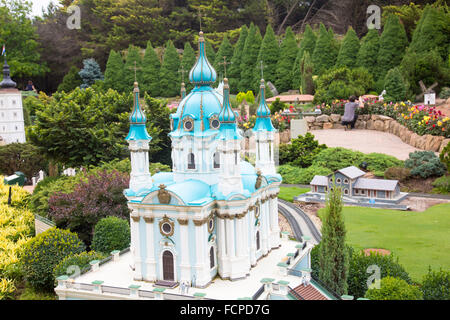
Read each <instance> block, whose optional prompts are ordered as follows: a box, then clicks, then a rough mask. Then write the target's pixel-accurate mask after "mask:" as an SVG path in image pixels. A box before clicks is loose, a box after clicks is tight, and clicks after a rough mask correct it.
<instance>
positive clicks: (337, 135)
mask: <svg viewBox="0 0 450 320" xmlns="http://www.w3.org/2000/svg"><path fill="white" fill-rule="evenodd" d="M311 133H312V134H313V135H314V136H315V137H316V139H317V140H318V141H319V142H320V143H324V144H326V145H327V146H328V147H343V148H347V149H352V150H355V151H361V152H363V153H372V152H378V153H385V154H388V155H391V156H394V157H396V158H397V159H400V160H406V159H408V157H409V153H410V152H414V151H417V150H419V149H417V148H414V147H412V146H410V145H409V144H406V143H404V142H403V141H402V140H401V139H400V138H399V137H397V136H396V135H393V134H391V133H387V132H381V131H375V130H359V129H354V130H351V131H345V130H344V129H330V130H312V131H311Z"/></svg>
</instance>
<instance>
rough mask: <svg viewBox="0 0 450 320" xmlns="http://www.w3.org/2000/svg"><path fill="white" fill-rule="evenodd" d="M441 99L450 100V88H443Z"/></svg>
mask: <svg viewBox="0 0 450 320" xmlns="http://www.w3.org/2000/svg"><path fill="white" fill-rule="evenodd" d="M439 98H441V99H448V98H450V88H449V87H445V88H442V90H441V93H440V94H439Z"/></svg>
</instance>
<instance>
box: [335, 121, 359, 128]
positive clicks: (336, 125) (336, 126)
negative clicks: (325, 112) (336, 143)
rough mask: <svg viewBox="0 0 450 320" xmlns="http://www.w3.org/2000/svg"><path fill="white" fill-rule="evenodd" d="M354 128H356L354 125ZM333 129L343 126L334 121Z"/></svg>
mask: <svg viewBox="0 0 450 320" xmlns="http://www.w3.org/2000/svg"><path fill="white" fill-rule="evenodd" d="M356 123H358V122H356ZM355 128H356V125H355ZM333 129H344V126H343V125H342V124H340V123H334V124H333Z"/></svg>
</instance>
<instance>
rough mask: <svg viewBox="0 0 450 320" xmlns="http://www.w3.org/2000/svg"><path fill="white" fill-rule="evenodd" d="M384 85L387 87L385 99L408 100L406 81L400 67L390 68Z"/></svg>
mask: <svg viewBox="0 0 450 320" xmlns="http://www.w3.org/2000/svg"><path fill="white" fill-rule="evenodd" d="M384 87H385V89H386V97H385V98H384V100H385V101H387V102H389V101H394V102H396V101H404V100H406V83H405V80H404V79H403V77H402V74H401V73H400V70H399V69H398V68H394V69H391V70H389V72H388V73H387V74H386V77H385V78H384Z"/></svg>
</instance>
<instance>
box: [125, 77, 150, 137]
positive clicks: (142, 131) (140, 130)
mask: <svg viewBox="0 0 450 320" xmlns="http://www.w3.org/2000/svg"><path fill="white" fill-rule="evenodd" d="M133 98H134V99H133V111H132V112H131V114H130V131H129V132H128V136H127V137H126V138H125V140H151V139H152V137H151V136H150V135H149V134H148V132H147V128H146V127H145V123H146V122H147V117H146V116H145V114H144V112H143V110H142V109H141V107H140V105H139V87H138V83H137V82H135V83H134V90H133Z"/></svg>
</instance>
